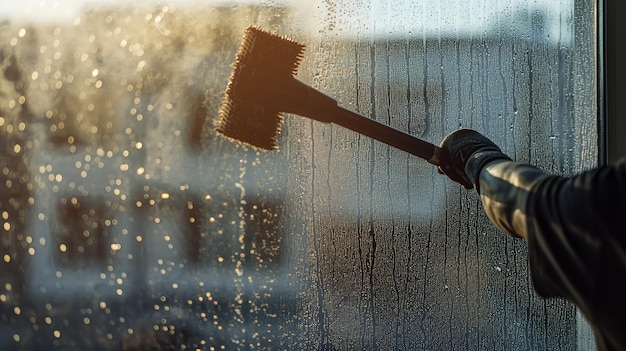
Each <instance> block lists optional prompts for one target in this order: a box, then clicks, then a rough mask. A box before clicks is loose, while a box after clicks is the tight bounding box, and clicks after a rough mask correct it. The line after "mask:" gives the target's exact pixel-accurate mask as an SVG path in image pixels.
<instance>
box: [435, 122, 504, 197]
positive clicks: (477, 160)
mask: <svg viewBox="0 0 626 351" xmlns="http://www.w3.org/2000/svg"><path fill="white" fill-rule="evenodd" d="M440 147H441V149H442V151H443V155H442V165H441V166H439V167H438V171H439V173H442V174H445V175H447V176H448V177H450V179H452V180H454V181H455V182H457V183H460V184H461V185H463V186H464V187H465V188H466V189H471V188H472V187H474V186H476V190H477V191H479V189H478V175H479V174H480V171H481V170H482V168H483V167H484V166H486V165H487V164H488V163H490V162H491V161H494V160H499V159H506V160H511V159H510V158H509V157H508V156H507V155H505V154H504V153H502V151H501V150H500V148H499V147H498V146H497V145H496V144H494V143H493V142H492V141H491V140H489V139H488V138H487V137H485V136H484V135H482V134H480V133H478V132H477V131H475V130H471V129H459V130H457V131H454V132H452V133H450V134H448V135H447V136H446V137H445V138H444V139H443V140H442V142H441V144H440Z"/></svg>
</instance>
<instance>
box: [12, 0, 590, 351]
mask: <svg viewBox="0 0 626 351" xmlns="http://www.w3.org/2000/svg"><path fill="white" fill-rule="evenodd" d="M0 14H2V15H0V16H3V17H2V19H1V20H0V28H1V29H2V30H0V38H1V40H0V70H1V72H2V75H1V76H0V170H1V175H0V177H1V181H0V191H1V194H2V196H1V197H0V215H1V216H2V218H1V221H2V229H1V230H2V232H1V235H0V239H1V240H0V243H1V245H2V246H1V250H2V253H1V255H2V261H1V262H0V264H1V265H2V270H1V273H0V342H1V343H2V345H6V346H5V347H6V349H7V350H22V349H34V350H85V349H90V350H118V349H125V350H131V349H150V347H156V345H160V347H162V348H164V349H167V347H173V348H174V349H189V350H196V349H200V350H213V349H215V350H219V349H229V350H230V349H328V350H331V349H381V350H387V349H398V350H415V349H417V350H433V349H446V350H467V349H470V350H474V349H481V350H493V349H502V350H511V349H513V350H557V349H562V350H572V349H579V350H586V349H589V348H590V347H592V346H589V344H593V343H592V342H590V336H589V329H588V328H587V327H586V324H585V322H584V320H582V318H581V317H580V315H579V314H578V313H577V311H576V309H575V308H574V307H573V306H572V305H571V304H569V303H567V302H564V301H562V300H544V299H541V298H539V297H538V296H537V295H536V293H535V292H534V290H533V287H532V285H531V283H530V281H529V278H528V269H527V263H526V248H525V244H524V242H522V241H519V240H513V239H511V238H508V237H506V236H505V235H504V234H502V233H500V232H498V231H497V230H496V229H495V227H494V226H493V225H491V224H490V223H489V221H488V219H487V218H486V216H485V215H484V213H483V212H482V207H481V204H480V202H479V199H478V197H477V196H476V194H475V193H474V192H472V191H466V190H464V189H461V188H460V187H459V186H457V185H456V184H453V183H452V182H450V181H449V180H448V179H447V178H445V177H444V176H442V175H440V174H438V173H437V171H436V170H435V168H434V167H433V166H432V165H430V164H428V163H426V162H425V161H423V160H421V159H418V158H417V157H415V156H412V155H409V154H407V153H406V152H404V151H401V150H398V149H395V148H393V147H390V146H387V145H385V144H382V143H380V142H378V141H374V140H372V139H370V138H368V137H366V136H363V135H358V134H357V133H355V132H353V131H350V130H347V129H345V128H342V127H340V126H337V125H334V124H323V123H320V122H316V121H312V120H310V119H307V118H304V117H300V116H296V115H285V122H284V124H283V126H282V131H281V134H280V135H279V137H278V144H279V150H278V151H272V152H265V151H259V150H256V149H253V148H250V147H246V146H242V145H239V144H237V143H233V142H231V141H229V140H226V139H224V138H221V137H219V136H217V134H216V132H215V130H214V128H213V127H214V121H215V119H216V117H217V113H218V110H219V108H220V106H221V104H222V99H223V93H224V90H225V88H226V85H227V83H228V79H229V76H230V73H231V70H232V67H233V62H234V60H235V55H236V53H237V51H238V49H239V45H240V42H241V37H242V35H243V32H244V30H245V28H246V27H247V26H248V25H250V24H255V25H258V26H259V27H261V28H263V29H266V30H270V31H273V32H276V33H278V34H280V35H287V36H290V37H292V38H294V39H295V40H297V41H299V42H302V43H303V44H305V45H306V50H305V53H304V58H303V60H302V62H301V64H300V67H299V69H298V74H297V78H298V79H300V80H301V81H303V82H304V83H306V84H308V85H310V86H313V87H315V88H317V89H319V90H321V91H323V92H324V93H326V94H327V95H329V96H331V97H333V98H335V99H337V101H338V103H339V104H340V105H341V106H343V107H345V108H347V109H349V110H351V111H354V112H357V113H359V114H362V115H364V116H367V117H368V118H372V119H375V120H377V121H379V122H382V123H384V124H387V125H390V126H392V127H394V128H397V129H399V130H402V131H406V132H408V133H410V134H413V135H415V136H418V137H420V138H423V139H424V140H427V141H429V142H433V143H439V141H440V140H441V139H442V138H443V137H444V136H445V135H446V134H447V133H448V132H451V131H453V130H455V129H458V128H459V127H469V128H474V129H477V130H479V131H481V132H483V133H484V134H486V135H487V136H489V137H490V138H492V139H493V140H494V141H495V142H496V143H497V144H499V145H500V146H501V147H502V148H503V150H504V151H505V152H506V153H507V154H509V155H511V156H512V157H514V158H515V159H517V160H521V161H527V162H531V163H533V164H536V165H538V166H540V167H542V168H544V169H546V170H548V171H551V172H557V173H561V174H572V173H574V172H577V171H579V170H582V169H585V168H589V167H591V166H593V165H594V164H595V162H596V161H595V160H596V155H597V145H596V140H597V138H596V127H595V126H596V117H595V111H596V108H595V96H596V91H595V88H594V84H595V76H594V74H595V71H594V67H595V61H594V60H595V46H596V43H595V34H594V23H595V18H594V2H593V1H588V0H559V1H547V0H546V1H530V0H516V1H500V2H484V1H459V0H446V1H427V0H422V1H409V0H406V1H394V2H383V1H369V0H365V1H356V0H343V1H337V2H328V1H321V0H320V1H317V0H311V1H295V0H294V1H240V2H223V3H222V2H220V1H211V2H195V1H180V0H179V1H172V2H171V3H169V4H168V3H166V2H161V1H144V2H141V3H140V4H134V5H133V6H132V7H131V6H128V5H125V4H124V2H119V1H113V0H111V1H102V2H95V1H86V0H85V1H74V2H67V3H66V2H40V1H26V0H25V1H20V2H5V3H2V4H0Z"/></svg>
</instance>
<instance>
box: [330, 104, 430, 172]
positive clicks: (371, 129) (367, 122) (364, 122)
mask: <svg viewBox="0 0 626 351" xmlns="http://www.w3.org/2000/svg"><path fill="white" fill-rule="evenodd" d="M331 123H335V124H338V125H340V126H342V127H345V128H348V129H350V130H353V131H355V132H357V133H360V134H363V135H367V136H368V137H370V138H373V139H376V140H378V141H380V142H383V143H385V144H387V145H390V146H393V147H396V148H398V149H400V150H404V151H406V152H408V153H410V154H413V155H415V156H417V157H420V158H423V159H424V160H426V161H427V162H428V163H430V164H433V165H435V166H440V165H441V156H442V151H441V148H440V147H438V146H436V145H433V144H431V143H429V142H427V141H424V140H421V139H419V138H416V137H414V136H412V135H410V134H407V133H405V132H402V131H400V130H397V129H394V128H392V127H389V126H388V125H385V124H382V123H380V122H377V121H375V120H373V119H370V118H367V117H364V116H361V115H359V114H357V113H354V112H352V111H350V110H346V109H345V108H343V107H340V106H337V117H335V118H332V119H331Z"/></svg>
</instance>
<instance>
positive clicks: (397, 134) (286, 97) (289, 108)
mask: <svg viewBox="0 0 626 351" xmlns="http://www.w3.org/2000/svg"><path fill="white" fill-rule="evenodd" d="M279 87H280V91H279V92H280V94H278V96H279V97H280V98H274V99H273V100H274V101H276V102H277V107H276V109H277V110H280V111H282V112H288V113H294V114H298V115H300V116H305V117H309V118H312V119H315V120H317V121H320V122H324V123H334V124H338V125H340V126H342V127H345V128H348V129H350V130H353V131H355V132H357V133H360V134H363V135H366V136H368V137H370V138H373V139H376V140H378V141H380V142H383V143H385V144H387V145H391V146H394V147H396V148H398V149H401V150H404V151H407V152H409V153H411V154H413V155H415V156H418V157H420V158H423V159H424V160H426V161H428V163H431V164H433V165H435V166H443V165H442V162H443V159H444V155H443V153H442V150H441V148H440V147H438V146H435V145H433V144H431V143H429V142H426V141H424V140H421V139H418V138H416V137H414V136H412V135H410V134H407V133H404V132H402V131H399V130H397V129H394V128H392V127H389V126H387V125H385V124H382V123H380V122H377V121H375V120H373V119H370V118H367V117H364V116H361V115H359V114H357V113H354V112H352V111H350V110H346V109H345V108H343V107H341V106H339V105H338V104H337V101H336V100H335V99H333V98H331V97H329V96H327V95H325V94H324V93H322V92H320V91H318V90H317V89H314V88H312V87H310V86H308V85H306V84H304V83H302V82H301V81H299V80H297V79H295V78H293V77H289V78H288V79H286V80H284V81H282V82H280V84H279Z"/></svg>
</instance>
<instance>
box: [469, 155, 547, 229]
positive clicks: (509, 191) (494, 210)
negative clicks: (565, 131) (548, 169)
mask: <svg viewBox="0 0 626 351" xmlns="http://www.w3.org/2000/svg"><path fill="white" fill-rule="evenodd" d="M546 176H547V175H546V174H545V173H544V172H543V171H541V170H540V169H538V168H535V167H533V166H531V165H528V164H525V163H521V162H513V161H509V160H505V159H499V160H495V161H492V162H490V163H488V164H487V165H485V166H484V167H483V168H481V170H480V172H479V175H478V179H477V183H478V184H479V186H477V190H478V191H479V195H480V199H481V200H482V203H483V208H484V210H485V213H486V214H487V217H489V219H490V220H491V222H493V223H494V224H495V225H496V226H497V227H498V228H500V230H502V231H504V232H505V233H507V234H509V235H511V236H514V237H520V238H525V239H526V238H527V237H528V226H527V221H528V216H527V213H526V212H527V211H526V206H527V202H528V198H529V194H530V191H531V189H532V188H533V186H534V185H535V184H536V183H537V182H538V181H539V180H541V179H543V178H545V177H546Z"/></svg>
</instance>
